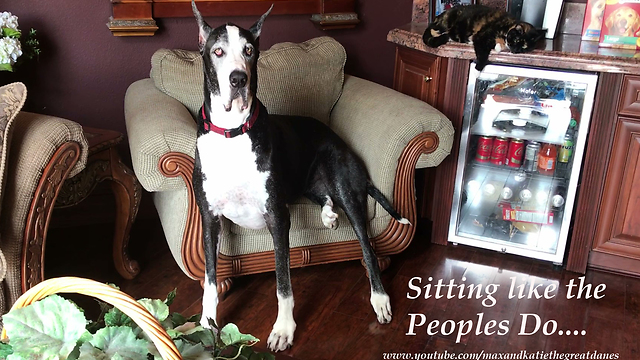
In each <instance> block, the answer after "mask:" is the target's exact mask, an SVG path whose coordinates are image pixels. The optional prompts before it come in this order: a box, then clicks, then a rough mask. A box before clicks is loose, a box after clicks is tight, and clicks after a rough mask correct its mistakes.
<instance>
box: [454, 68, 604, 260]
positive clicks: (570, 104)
mask: <svg viewBox="0 0 640 360" xmlns="http://www.w3.org/2000/svg"><path fill="white" fill-rule="evenodd" d="M597 80H598V78H597V75H595V74H590V73H577V72H570V71H557V70H543V69H531V68H525V67H512V66H502V65H488V66H486V67H485V68H484V70H483V71H482V72H478V71H477V70H475V64H473V63H472V64H471V68H470V72H469V83H468V85H467V97H466V101H465V113H464V121H463V128H462V134H461V141H460V153H459V158H458V168H457V175H456V181H455V191H454V199H453V210H452V214H451V221H450V228H449V241H450V242H453V243H460V244H466V245H471V246H476V247H482V248H487V249H492V250H497V251H500V252H504V253H511V254H517V255H522V256H527V257H531V258H537V259H541V260H546V261H552V262H554V263H555V264H562V262H563V257H564V252H565V247H566V242H567V238H568V233H569V225H570V221H571V215H572V211H573V205H574V201H575V199H576V188H577V185H578V177H579V175H580V167H581V165H582V157H583V153H584V148H585V142H586V139H587V132H588V129H589V120H590V118H591V108H592V105H593V98H594V94H595V88H596V83H597Z"/></svg>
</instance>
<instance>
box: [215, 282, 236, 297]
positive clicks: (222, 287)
mask: <svg viewBox="0 0 640 360" xmlns="http://www.w3.org/2000/svg"><path fill="white" fill-rule="evenodd" d="M231 287H233V279H232V278H224V279H222V280H220V279H218V295H220V296H222V295H224V294H226V293H227V292H229V290H231Z"/></svg>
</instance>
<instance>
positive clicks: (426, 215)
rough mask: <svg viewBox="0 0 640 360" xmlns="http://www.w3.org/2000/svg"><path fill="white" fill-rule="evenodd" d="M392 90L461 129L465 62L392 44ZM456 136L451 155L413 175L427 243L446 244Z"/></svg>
mask: <svg viewBox="0 0 640 360" xmlns="http://www.w3.org/2000/svg"><path fill="white" fill-rule="evenodd" d="M394 75H395V76H394V79H393V87H394V89H395V90H397V91H400V92H402V93H404V94H407V95H409V96H412V97H414V98H417V99H420V100H422V101H425V102H427V103H428V104H430V105H432V106H433V107H435V108H436V109H438V110H440V111H441V112H442V113H443V114H444V115H445V116H446V117H448V118H449V120H451V124H452V125H453V127H454V129H455V131H456V134H460V129H461V128H462V114H463V112H464V99H465V95H466V92H465V89H466V85H467V77H468V75H469V61H468V60H463V59H449V58H445V57H440V56H436V55H433V54H429V53H425V52H421V51H417V50H413V49H409V48H407V47H403V46H397V47H396V67H395V74H394ZM459 141H460V140H459V138H458V136H456V138H455V139H454V143H453V147H452V149H451V154H449V156H448V157H447V158H446V159H444V161H443V162H442V163H441V164H440V165H438V167H435V168H427V169H421V170H419V171H418V172H417V174H416V188H417V189H419V190H418V199H417V200H418V203H417V204H418V214H419V215H420V218H421V220H422V219H428V220H430V221H431V242H433V243H436V244H441V245H446V244H447V233H448V231H449V218H450V215H451V202H452V200H453V187H454V181H453V180H452V179H455V175H456V167H457V159H458V145H459Z"/></svg>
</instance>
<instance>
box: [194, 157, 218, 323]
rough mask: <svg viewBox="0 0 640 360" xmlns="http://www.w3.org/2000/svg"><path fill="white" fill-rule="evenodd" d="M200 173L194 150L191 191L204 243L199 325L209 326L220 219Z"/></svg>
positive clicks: (214, 306)
mask: <svg viewBox="0 0 640 360" xmlns="http://www.w3.org/2000/svg"><path fill="white" fill-rule="evenodd" d="M202 181H203V179H202V174H201V172H200V158H199V156H198V154H197V152H196V164H195V167H194V170H193V191H194V193H195V195H196V196H195V198H196V201H197V203H198V208H199V209H200V216H201V217H202V237H203V243H204V257H205V274H204V294H203V295H202V317H201V318H200V325H202V326H203V327H205V328H211V327H212V326H211V325H210V324H209V320H213V321H214V322H216V324H217V319H216V315H217V308H218V282H217V280H216V266H217V263H218V240H219V237H220V219H219V217H218V216H214V215H213V213H211V211H210V210H209V204H208V202H207V200H206V196H205V193H204V190H203V188H202Z"/></svg>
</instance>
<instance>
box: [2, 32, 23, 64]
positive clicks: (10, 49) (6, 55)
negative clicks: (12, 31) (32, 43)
mask: <svg viewBox="0 0 640 360" xmlns="http://www.w3.org/2000/svg"><path fill="white" fill-rule="evenodd" d="M20 55H22V49H21V48H20V41H18V39H13V38H9V37H4V38H2V39H0V64H9V65H13V64H15V63H16V60H18V58H19V57H20Z"/></svg>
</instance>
